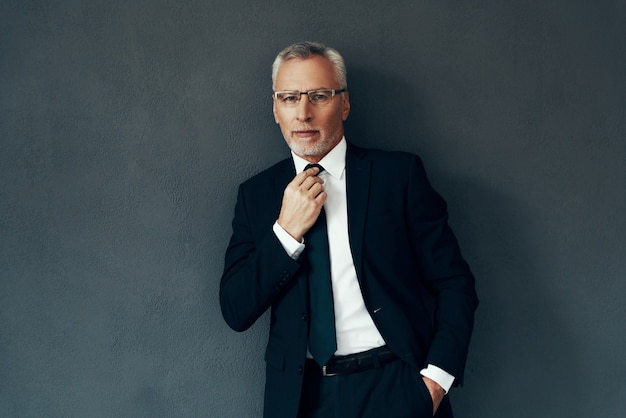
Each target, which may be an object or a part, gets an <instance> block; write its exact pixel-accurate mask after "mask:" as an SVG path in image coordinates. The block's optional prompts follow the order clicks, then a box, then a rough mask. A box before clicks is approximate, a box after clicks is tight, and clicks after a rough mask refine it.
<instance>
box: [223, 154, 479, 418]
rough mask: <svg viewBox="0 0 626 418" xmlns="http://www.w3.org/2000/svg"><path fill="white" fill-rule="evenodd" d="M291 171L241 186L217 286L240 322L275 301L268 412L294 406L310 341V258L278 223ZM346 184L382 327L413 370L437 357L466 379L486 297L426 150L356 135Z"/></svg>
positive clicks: (358, 255)
mask: <svg viewBox="0 0 626 418" xmlns="http://www.w3.org/2000/svg"><path fill="white" fill-rule="evenodd" d="M294 176H295V170H294V165H293V161H292V159H291V158H289V159H286V160H283V161H281V162H279V163H278V164H276V165H274V166H273V167H271V168H269V169H267V170H265V171H263V172H262V173H260V174H257V175H256V176H254V177H252V178H251V179H249V180H248V181H246V182H245V183H243V184H242V185H241V186H240V188H239V194H238V198H237V204H236V208H235V216H234V220H233V234H232V237H231V240H230V243H229V245H228V248H227V251H226V256H225V266H224V273H223V276H222V279H221V285H220V304H221V308H222V313H223V316H224V319H225V320H226V322H227V323H228V325H229V326H230V327H232V328H233V329H234V330H236V331H244V330H246V329H248V328H249V327H250V326H251V325H252V324H253V323H254V322H255V321H256V320H257V319H258V318H259V317H260V316H261V315H262V314H263V313H264V312H265V311H266V310H267V309H269V308H271V319H270V335H269V340H268V343H267V348H266V351H265V360H266V386H265V416H266V417H272V418H274V417H295V416H296V414H297V411H298V404H299V399H300V390H301V385H302V376H303V369H304V361H305V357H306V352H307V328H308V302H307V301H308V295H307V292H308V286H307V277H306V272H305V268H304V264H303V262H302V261H301V260H293V259H292V258H290V257H289V255H288V254H287V253H286V252H285V250H284V249H283V247H282V245H281V244H280V242H279V241H278V239H277V238H276V236H275V235H274V233H273V231H272V225H273V224H274V222H275V221H276V219H277V218H278V214H279V212H280V206H281V202H282V196H283V191H284V189H285V187H286V186H287V184H288V183H289V182H290V181H291V180H292V179H293V177H294ZM346 189H347V202H348V223H349V225H348V231H349V235H350V248H351V250H352V255H353V259H354V265H355V267H356V272H357V277H358V280H359V284H360V286H361V291H362V293H363V298H364V300H365V305H366V307H367V309H368V311H369V313H370V315H371V316H372V318H373V320H374V323H375V324H376V326H377V328H378V330H379V331H380V333H381V334H382V336H383V338H384V339H385V341H386V342H387V345H388V346H389V348H390V349H391V350H392V351H393V352H394V353H395V354H396V355H398V356H399V357H400V358H401V359H402V360H403V361H405V362H407V363H408V364H410V365H411V366H413V367H415V368H416V370H418V371H419V369H421V368H422V367H424V366H425V365H427V364H434V365H436V366H438V367H441V368H442V369H444V370H445V371H447V372H448V373H450V374H452V375H453V376H455V377H456V380H455V384H462V382H463V371H464V368H465V361H466V357H467V350H468V346H469V342H470V336H471V333H472V328H473V322H474V311H475V309H476V307H477V306H478V299H477V297H476V293H475V290H474V277H473V275H472V273H471V271H470V269H469V267H468V265H467V263H466V262H465V261H464V260H463V258H462V256H461V253H460V251H459V247H458V245H457V241H456V238H455V237H454V235H453V233H452V231H451V230H450V228H449V226H448V222H447V219H448V215H447V209H446V203H445V201H444V200H443V199H442V198H441V197H440V196H439V195H438V194H437V193H436V192H435V191H434V190H433V188H432V187H431V185H430V183H429V182H428V180H427V177H426V173H425V171H424V168H423V165H422V162H421V160H420V159H419V157H417V156H416V155H413V154H409V153H402V152H386V151H380V150H372V149H363V148H359V147H356V146H354V145H352V144H351V143H348V150H347V154H346ZM305 251H306V250H305ZM301 258H303V256H301Z"/></svg>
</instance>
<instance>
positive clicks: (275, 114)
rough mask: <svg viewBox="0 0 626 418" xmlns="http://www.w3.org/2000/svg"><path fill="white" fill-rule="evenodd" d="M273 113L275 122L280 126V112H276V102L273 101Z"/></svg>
mask: <svg viewBox="0 0 626 418" xmlns="http://www.w3.org/2000/svg"><path fill="white" fill-rule="evenodd" d="M272 112H273V113H274V122H276V124H277V125H278V124H279V122H278V112H277V111H276V100H273V99H272Z"/></svg>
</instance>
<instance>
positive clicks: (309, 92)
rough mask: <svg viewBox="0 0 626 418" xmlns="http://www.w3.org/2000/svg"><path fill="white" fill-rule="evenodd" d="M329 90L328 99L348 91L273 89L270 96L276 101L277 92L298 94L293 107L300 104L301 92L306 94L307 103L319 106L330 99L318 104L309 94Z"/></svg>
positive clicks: (345, 89)
mask: <svg viewBox="0 0 626 418" xmlns="http://www.w3.org/2000/svg"><path fill="white" fill-rule="evenodd" d="M322 91H323V92H330V93H331V95H330V100H332V99H333V97H335V96H337V95H338V94H341V93H345V92H347V91H348V89H347V88H343V89H315V90H309V91H298V90H281V91H275V92H273V93H272V98H273V99H274V100H276V101H278V95H279V94H283V93H292V94H293V95H294V96H298V101H297V102H295V103H294V105H293V107H295V106H297V105H298V104H300V99H301V98H302V95H303V94H306V95H307V98H308V99H309V103H311V104H312V105H313V106H320V105H322V106H323V105H325V104H328V103H330V100H329V101H328V103H324V104H320V103H313V101H312V99H311V94H313V93H319V92H322ZM278 103H280V104H282V105H285V106H287V107H289V105H288V104H285V102H280V101H278Z"/></svg>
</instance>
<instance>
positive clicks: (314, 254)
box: [305, 164, 337, 366]
mask: <svg viewBox="0 0 626 418" xmlns="http://www.w3.org/2000/svg"><path fill="white" fill-rule="evenodd" d="M311 167H318V168H319V169H320V173H321V172H322V171H324V167H322V166H321V165H319V164H308V165H307V166H306V167H305V170H306V169H308V168H311ZM318 174H319V173H318ZM306 252H307V260H308V262H309V300H310V304H311V315H310V316H311V323H310V328H309V351H310V352H311V354H312V355H313V358H314V359H315V361H316V362H317V363H318V364H319V365H320V366H324V365H325V364H326V363H327V362H328V360H329V359H330V358H331V356H332V355H333V354H334V353H335V351H337V339H336V336H335V309H334V306H333V290H332V284H331V279H330V255H329V253H328V233H327V230H326V213H325V211H324V208H322V211H321V212H320V216H319V217H318V218H317V221H316V222H315V224H314V225H313V226H312V227H311V229H310V230H309V232H308V233H307V234H306Z"/></svg>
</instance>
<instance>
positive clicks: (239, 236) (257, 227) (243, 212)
mask: <svg viewBox="0 0 626 418" xmlns="http://www.w3.org/2000/svg"><path fill="white" fill-rule="evenodd" d="M264 210H266V209H264V208H263V207H261V205H259V204H258V202H254V199H253V198H251V197H250V196H249V193H246V188H245V187H244V186H243V185H242V186H240V187H239V193H238V197H237V204H236V206H235V216H234V219H233V223H232V227H233V233H232V236H231V239H230V242H229V244H228V248H227V249H226V255H225V261H224V272H223V274H222V278H221V280H220V295H219V296H220V307H221V309H222V315H223V316H224V320H225V321H226V323H227V324H228V325H229V326H230V327H231V328H232V329H234V330H235V331H245V330H246V329H248V328H250V326H252V324H254V322H255V321H256V320H257V319H258V318H259V317H260V316H261V315H262V314H263V313H264V312H265V311H266V310H267V309H268V308H269V307H270V306H271V305H272V304H273V303H274V301H275V300H276V299H277V298H278V297H280V295H281V294H282V292H283V291H284V290H285V289H286V288H287V287H288V286H290V285H292V284H293V280H292V279H293V278H294V276H295V275H296V272H297V271H298V269H299V268H300V263H299V262H298V261H296V260H293V259H292V258H291V257H290V256H289V255H288V254H287V253H286V252H285V250H284V248H283V247H282V245H281V244H280V241H279V240H278V238H277V237H276V235H275V234H274V232H273V231H272V225H273V222H274V221H275V219H272V215H273V214H271V215H268V214H264V213H263V211H264ZM273 216H275V215H273Z"/></svg>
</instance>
